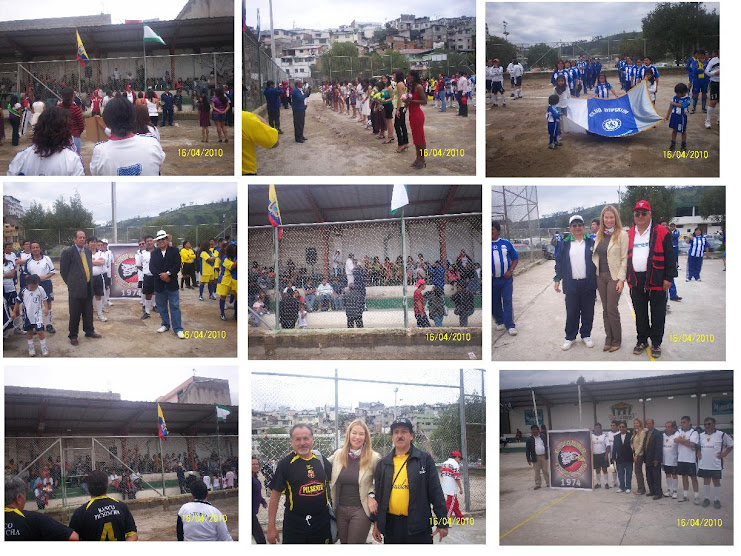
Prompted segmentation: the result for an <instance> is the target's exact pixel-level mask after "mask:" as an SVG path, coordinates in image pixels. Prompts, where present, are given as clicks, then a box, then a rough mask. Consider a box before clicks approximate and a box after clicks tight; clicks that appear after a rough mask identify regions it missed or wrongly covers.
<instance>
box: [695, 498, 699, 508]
mask: <svg viewBox="0 0 741 556" xmlns="http://www.w3.org/2000/svg"><path fill="white" fill-rule="evenodd" d="M699 505H700V498H699V497H698V496H695V506H699Z"/></svg>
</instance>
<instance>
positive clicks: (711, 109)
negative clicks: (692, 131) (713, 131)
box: [705, 106, 714, 123]
mask: <svg viewBox="0 0 741 556" xmlns="http://www.w3.org/2000/svg"><path fill="white" fill-rule="evenodd" d="M713 110H714V108H713V107H712V106H708V114H707V116H705V121H706V122H707V123H710V118H711V117H712V116H713Z"/></svg>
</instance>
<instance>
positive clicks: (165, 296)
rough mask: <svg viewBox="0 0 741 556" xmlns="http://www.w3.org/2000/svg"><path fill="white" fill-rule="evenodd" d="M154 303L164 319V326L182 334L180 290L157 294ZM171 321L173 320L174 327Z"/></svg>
mask: <svg viewBox="0 0 741 556" xmlns="http://www.w3.org/2000/svg"><path fill="white" fill-rule="evenodd" d="M154 301H155V303H156V304H157V312H158V313H159V314H160V318H161V319H162V326H166V327H167V328H172V329H173V331H174V332H176V333H177V332H180V331H181V330H182V329H183V326H182V324H181V322H180V290H165V291H161V292H155V293H154ZM168 306H169V313H168ZM170 319H172V326H171V324H170Z"/></svg>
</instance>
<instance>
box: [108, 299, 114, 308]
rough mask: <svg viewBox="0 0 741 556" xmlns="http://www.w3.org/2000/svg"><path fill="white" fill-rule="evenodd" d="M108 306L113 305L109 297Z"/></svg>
mask: <svg viewBox="0 0 741 556" xmlns="http://www.w3.org/2000/svg"><path fill="white" fill-rule="evenodd" d="M108 306H109V307H113V302H112V301H111V300H110V299H109V300H108Z"/></svg>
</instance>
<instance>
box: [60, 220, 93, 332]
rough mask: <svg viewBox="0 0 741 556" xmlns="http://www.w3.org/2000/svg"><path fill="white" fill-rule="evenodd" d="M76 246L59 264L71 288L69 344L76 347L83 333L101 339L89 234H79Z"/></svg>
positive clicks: (64, 278)
mask: <svg viewBox="0 0 741 556" xmlns="http://www.w3.org/2000/svg"><path fill="white" fill-rule="evenodd" d="M74 242H75V243H74V245H72V246H70V247H68V248H67V249H65V250H64V251H62V257H61V259H60V261H59V272H60V274H61V275H62V280H64V283H65V284H67V292H68V298H69V340H70V343H71V344H72V345H73V346H76V345H79V341H78V340H77V334H78V332H79V330H80V316H82V329H83V330H84V331H85V337H86V338H101V337H102V336H101V335H100V334H98V333H97V332H96V331H95V327H94V326H93V289H92V282H91V278H92V270H91V269H92V268H93V259H92V253H90V250H89V249H87V248H86V247H85V232H84V231H82V230H77V231H76V232H75V239H74Z"/></svg>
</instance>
